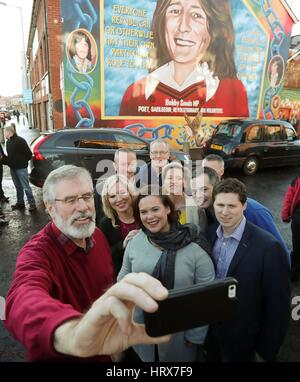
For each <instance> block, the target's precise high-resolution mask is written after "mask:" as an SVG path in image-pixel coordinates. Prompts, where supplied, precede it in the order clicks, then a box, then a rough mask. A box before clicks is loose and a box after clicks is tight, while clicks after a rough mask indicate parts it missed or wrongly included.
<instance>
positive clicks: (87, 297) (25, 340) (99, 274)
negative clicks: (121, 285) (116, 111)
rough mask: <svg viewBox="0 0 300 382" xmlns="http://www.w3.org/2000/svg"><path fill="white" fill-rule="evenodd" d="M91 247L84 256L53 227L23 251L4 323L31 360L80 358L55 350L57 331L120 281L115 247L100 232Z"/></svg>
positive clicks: (37, 235) (8, 296)
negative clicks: (114, 264) (113, 256)
mask: <svg viewBox="0 0 300 382" xmlns="http://www.w3.org/2000/svg"><path fill="white" fill-rule="evenodd" d="M90 246H91V248H89V249H88V250H87V252H85V251H84V250H83V249H81V248H79V247H77V246H76V245H75V244H74V243H73V242H72V241H70V240H68V239H67V238H66V237H65V236H64V235H63V234H61V232H60V231H59V230H58V229H57V228H56V226H55V225H54V224H53V223H49V224H48V225H47V226H46V227H44V228H43V229H42V230H41V231H40V232H39V233H37V234H36V235H35V236H33V237H32V239H31V240H30V241H29V242H28V243H27V244H26V245H25V246H24V247H23V248H22V250H21V252H20V253H19V256H18V259H17V265H16V271H15V274H14V277H13V281H12V284H11V286H10V289H9V292H8V295H7V299H6V317H7V319H6V321H4V324H5V326H6V327H7V329H8V330H9V332H10V333H11V335H12V336H13V337H14V338H16V339H17V340H18V341H20V342H21V343H22V344H23V345H24V347H25V348H26V349H27V352H28V360H30V361H49V360H51V361H56V360H57V361H59V360H72V359H73V360H78V358H75V357H68V356H65V355H63V354H59V353H57V352H56V351H55V350H54V348H53V334H54V331H55V329H56V328H57V327H58V326H59V325H61V324H62V323H63V322H65V321H67V320H70V319H72V318H76V317H77V318H78V317H81V315H82V313H83V312H85V311H86V310H87V309H89V308H90V306H91V304H92V303H93V302H94V301H95V300H96V299H97V298H98V297H100V296H101V295H102V294H103V293H104V292H105V291H106V290H107V289H108V288H109V287H110V286H111V285H112V284H113V283H114V282H115V277H114V274H113V267H112V261H111V253H110V248H109V246H108V243H107V241H106V239H105V237H104V235H103V233H102V232H101V231H100V230H99V229H98V228H96V231H95V233H94V234H93V236H92V238H91V240H90ZM93 360H95V357H94V358H93ZM96 360H99V361H108V360H109V358H108V357H106V356H104V357H97V358H96Z"/></svg>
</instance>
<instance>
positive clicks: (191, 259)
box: [118, 186, 214, 362]
mask: <svg viewBox="0 0 300 382" xmlns="http://www.w3.org/2000/svg"><path fill="white" fill-rule="evenodd" d="M151 189H152V188H151V186H149V187H145V188H143V189H142V190H141V194H140V195H138V196H137V198H136V200H135V202H134V212H135V216H136V219H137V221H139V222H140V224H141V227H142V229H141V230H140V232H139V233H138V234H137V235H136V236H135V237H133V238H132V239H131V240H130V242H129V243H128V244H127V247H126V250H125V254H124V260H123V265H122V268H121V271H120V273H119V275H118V279H119V280H120V279H122V278H123V277H125V275H126V274H127V273H130V272H132V271H135V272H145V273H148V274H150V275H152V276H154V277H155V278H157V279H158V280H160V281H161V282H162V284H163V285H164V286H165V287H166V288H168V289H177V288H182V287H186V286H192V285H194V284H205V283H208V282H210V281H212V280H213V279H214V268H213V264H212V262H211V259H210V257H209V256H208V254H207V253H206V250H205V248H206V247H205V245H207V242H206V240H204V239H201V237H202V236H201V234H200V232H199V231H200V230H199V229H198V227H197V226H196V225H193V224H189V225H188V224H187V225H181V224H179V223H178V213H177V211H176V210H175V206H174V204H173V202H172V200H171V199H170V197H169V196H168V195H163V194H162V193H161V192H160V193H159V195H151V193H150V192H151ZM160 191H161V190H160ZM134 319H135V321H137V322H139V323H141V322H143V315H142V312H141V310H136V311H135V316H134ZM206 332H207V327H205V326H204V327H199V328H194V329H191V330H187V331H185V332H179V333H175V334H173V335H172V338H171V340H170V342H168V343H167V344H164V345H163V346H160V345H159V346H158V347H157V348H155V347H154V346H143V345H139V346H134V350H135V351H136V352H137V354H138V355H139V357H140V358H141V359H142V361H144V362H153V361H169V362H174V361H177V362H178V361H180V362H184V361H186V362H188V361H195V359H196V355H197V350H198V349H197V345H198V344H203V342H204V339H205V336H206Z"/></svg>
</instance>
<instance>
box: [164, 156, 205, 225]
mask: <svg viewBox="0 0 300 382" xmlns="http://www.w3.org/2000/svg"><path fill="white" fill-rule="evenodd" d="M162 181H163V192H164V193H165V194H166V195H169V196H170V199H171V200H172V202H173V203H174V206H175V209H176V211H178V212H179V222H180V223H181V224H186V223H193V224H197V225H199V226H200V229H201V231H202V227H201V222H202V220H201V219H200V209H199V211H198V208H197V205H196V203H195V201H194V199H193V197H192V196H191V191H190V183H191V172H190V171H189V169H188V168H187V167H183V166H182V164H181V163H180V162H171V163H169V164H167V165H166V166H165V167H163V169H162Z"/></svg>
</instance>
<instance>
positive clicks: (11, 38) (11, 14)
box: [0, 0, 300, 96]
mask: <svg viewBox="0 0 300 382" xmlns="http://www.w3.org/2000/svg"><path fill="white" fill-rule="evenodd" d="M70 1H72V0H70ZM1 2H5V3H6V4H7V6H3V5H0V49H1V54H0V56H1V59H0V95H1V96H11V95H15V94H22V70H21V66H22V65H21V51H22V49H23V48H22V45H23V43H22V28H21V25H22V24H21V12H20V8H13V6H16V7H21V8H22V13H23V22H24V24H23V25H24V35H25V46H26V47H27V42H28V31H29V26H30V19H31V11H32V3H33V0H3V1H2V0H0V3H1ZM287 3H289V4H290V5H291V7H292V9H293V11H294V13H295V14H296V16H297V17H298V19H299V20H300V0H287ZM293 34H300V23H298V25H297V28H294V30H293Z"/></svg>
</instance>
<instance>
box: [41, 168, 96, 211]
mask: <svg viewBox="0 0 300 382" xmlns="http://www.w3.org/2000/svg"><path fill="white" fill-rule="evenodd" d="M76 178H85V180H86V181H87V182H88V183H90V185H91V190H93V180H92V177H91V174H90V173H89V171H88V170H87V169H86V168H84V167H77V166H74V165H65V166H62V167H59V168H57V169H56V170H53V171H51V172H50V174H49V175H48V176H47V178H46V181H45V183H44V186H43V201H44V203H47V202H48V203H50V204H53V203H54V201H55V197H56V195H55V188H56V186H57V184H58V183H60V182H61V181H63V180H73V179H76Z"/></svg>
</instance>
